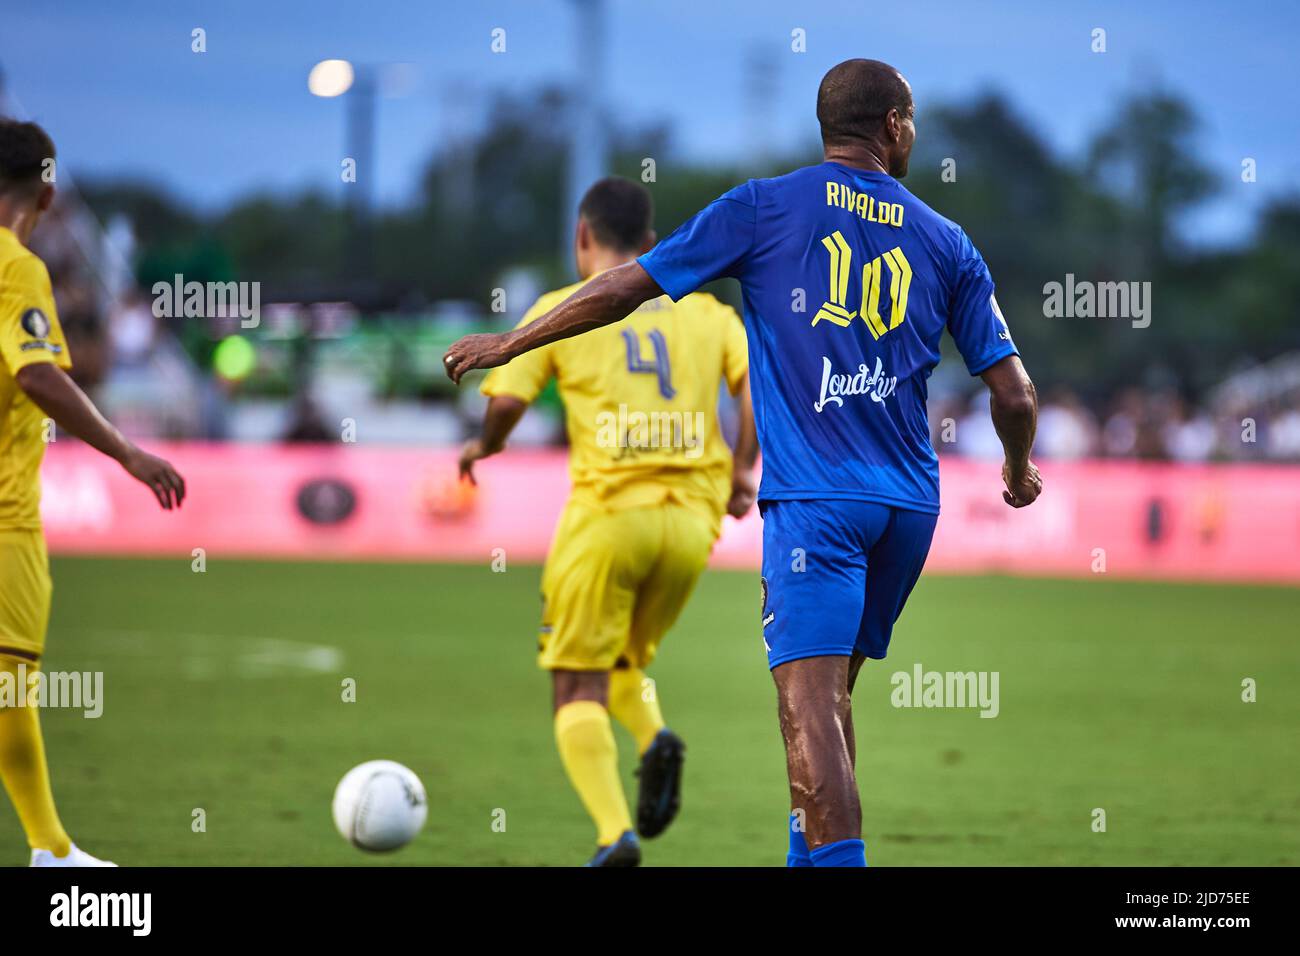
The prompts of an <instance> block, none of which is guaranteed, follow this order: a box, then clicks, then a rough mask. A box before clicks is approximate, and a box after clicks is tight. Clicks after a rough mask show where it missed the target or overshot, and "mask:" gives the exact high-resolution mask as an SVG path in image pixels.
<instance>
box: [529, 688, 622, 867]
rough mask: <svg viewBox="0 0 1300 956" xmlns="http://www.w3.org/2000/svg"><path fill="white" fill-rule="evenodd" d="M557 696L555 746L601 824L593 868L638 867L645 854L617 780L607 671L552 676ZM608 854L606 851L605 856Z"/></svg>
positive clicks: (591, 813)
mask: <svg viewBox="0 0 1300 956" xmlns="http://www.w3.org/2000/svg"><path fill="white" fill-rule="evenodd" d="M551 679H552V684H553V687H554V691H555V745H556V748H557V749H558V750H559V752H560V760H561V762H562V763H563V764H564V770H565V772H566V773H567V774H568V776H569V781H570V782H571V783H572V784H573V789H574V790H576V791H577V793H578V797H579V799H580V800H581V801H582V805H583V806H584V807H585V808H586V810H587V813H588V815H589V816H590V817H591V819H592V820H593V821H594V822H595V824H596V845H597V847H598V848H599V849H598V850H597V853H596V857H595V858H594V859H593V864H594V863H596V862H597V861H599V865H601V866H621V865H629V866H630V865H635V864H636V863H638V862H639V861H640V858H641V853H640V850H639V848H638V847H637V846H636V844H635V841H625V840H624V839H623V838H624V835H625V834H630V833H631V830H632V818H631V816H630V815H629V813H628V807H627V797H626V796H625V795H624V793H623V782H622V780H621V779H620V778H619V775H618V747H617V745H616V744H615V742H614V731H613V728H612V727H611V726H610V722H609V711H608V710H607V702H608V696H609V672H608V671H565V670H554V671H552V672H551ZM602 851H604V852H602Z"/></svg>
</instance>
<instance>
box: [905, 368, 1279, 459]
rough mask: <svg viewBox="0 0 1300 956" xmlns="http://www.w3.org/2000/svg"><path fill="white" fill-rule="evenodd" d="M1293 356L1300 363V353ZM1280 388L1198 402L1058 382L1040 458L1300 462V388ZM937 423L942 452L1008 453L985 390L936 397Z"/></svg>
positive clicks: (1172, 393)
mask: <svg viewBox="0 0 1300 956" xmlns="http://www.w3.org/2000/svg"><path fill="white" fill-rule="evenodd" d="M1294 362H1295V364H1296V365H1297V367H1300V357H1297V358H1295V359H1294ZM1277 391H1278V392H1279V393H1280V394H1278V395H1276V396H1272V395H1270V396H1269V397H1267V398H1260V399H1258V400H1255V401H1250V402H1247V401H1241V400H1233V397H1232V396H1231V389H1230V388H1225V389H1220V390H1216V393H1215V394H1214V395H1212V396H1207V397H1206V398H1204V399H1203V400H1202V401H1200V402H1195V401H1191V400H1189V399H1188V398H1186V397H1185V396H1183V395H1181V394H1179V392H1178V391H1177V390H1176V389H1170V388H1166V389H1156V390H1150V391H1148V390H1144V389H1141V388H1127V389H1124V390H1123V391H1120V392H1118V393H1116V394H1113V395H1109V396H1105V397H1103V398H1102V399H1101V400H1099V401H1094V402H1085V401H1083V400H1082V399H1081V398H1080V396H1079V395H1078V393H1076V392H1075V391H1073V390H1072V389H1070V388H1068V387H1063V386H1056V387H1053V388H1049V389H1046V390H1044V391H1042V392H1040V394H1039V413H1038V437H1037V440H1036V442H1035V445H1034V457H1035V458H1042V459H1054V460H1057V461H1069V460H1075V459H1081V458H1132V459H1142V460H1148V461H1181V462H1205V461H1257V460H1269V461H1300V388H1294V387H1293V388H1291V389H1289V390H1287V389H1281V388H1279V389H1277ZM930 429H931V438H932V439H933V441H934V447H935V449H936V450H937V451H938V453H939V454H940V455H944V454H955V455H961V456H964V457H969V458H987V459H996V458H1000V457H1001V456H1002V446H1001V444H1000V443H999V441H998V437H997V434H996V433H995V432H994V430H993V424H992V421H991V419H990V417H989V410H988V395H987V393H986V392H985V391H984V390H983V389H981V390H979V391H978V392H976V393H975V394H974V395H972V396H969V397H964V396H951V397H948V398H946V399H939V400H936V401H933V402H932V403H931V406H930Z"/></svg>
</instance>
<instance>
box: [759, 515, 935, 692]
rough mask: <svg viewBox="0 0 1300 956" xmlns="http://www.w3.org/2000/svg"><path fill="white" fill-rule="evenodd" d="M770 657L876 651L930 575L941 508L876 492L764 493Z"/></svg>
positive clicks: (773, 660)
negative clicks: (832, 496)
mask: <svg viewBox="0 0 1300 956" xmlns="http://www.w3.org/2000/svg"><path fill="white" fill-rule="evenodd" d="M759 513H760V514H761V515H762V516H763V643H764V644H765V645H766V646H767V662H768V667H776V666H777V665H779V664H784V663H786V662H787V661H793V660H798V659H799V658H801V657H821V656H823V655H831V654H836V655H848V654H851V653H852V652H853V651H854V650H857V651H858V652H859V653H861V654H864V655H866V656H867V657H871V658H875V659H877V660H879V659H881V658H883V657H884V656H885V653H886V652H887V651H888V650H889V638H890V635H891V634H892V632H893V629H894V622H895V621H896V620H898V615H899V614H901V613H902V611H903V603H904V602H905V601H906V600H907V596H908V595H909V594H911V593H912V588H913V586H914V585H915V584H916V579H917V578H919V577H920V576H921V568H922V566H924V564H925V557H926V555H927V554H929V552H930V539H931V538H932V537H933V536H934V526H935V524H936V522H938V520H939V516H938V515H933V514H926V513H925V512H922V511H907V510H904V509H902V508H894V507H890V506H889V505H882V504H877V503H875V502H871V501H836V500H824V501H813V500H797V501H763V502H760V503H759Z"/></svg>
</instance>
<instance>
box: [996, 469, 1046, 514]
mask: <svg viewBox="0 0 1300 956" xmlns="http://www.w3.org/2000/svg"><path fill="white" fill-rule="evenodd" d="M1002 483H1003V484H1005V485H1006V486H1007V487H1006V490H1005V491H1003V492H1002V500H1003V501H1005V502H1006V503H1007V504H1009V505H1010V506H1011V507H1013V508H1023V507H1025V505H1032V504H1033V503H1034V502H1035V501H1037V500H1038V496H1039V495H1041V494H1042V493H1043V478H1042V476H1041V475H1039V474H1038V466H1037V465H1035V464H1034V463H1033V462H1032V461H1031V462H1028V463H1027V464H1026V466H1025V468H1024V469H1023V470H1021V471H1015V472H1013V471H1012V469H1011V465H1010V464H1007V463H1003V465H1002Z"/></svg>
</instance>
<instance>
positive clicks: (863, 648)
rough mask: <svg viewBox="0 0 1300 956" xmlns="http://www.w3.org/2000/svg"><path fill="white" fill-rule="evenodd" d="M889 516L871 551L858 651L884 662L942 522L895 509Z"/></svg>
mask: <svg viewBox="0 0 1300 956" xmlns="http://www.w3.org/2000/svg"><path fill="white" fill-rule="evenodd" d="M889 512H890V513H889V519H888V521H887V522H886V523H885V525H884V528H883V529H882V531H881V533H880V535H879V537H877V538H876V540H875V541H874V542H873V543H872V544H871V547H870V549H869V551H868V555H867V569H868V570H867V590H866V600H865V601H864V602H863V606H862V621H861V624H860V625H859V629H858V640H857V645H856V648H855V651H856V653H857V655H858V656H859V657H863V658H871V659H873V660H883V659H884V657H885V654H886V653H887V652H888V650H889V642H890V639H891V637H892V636H893V632H894V622H895V621H897V620H898V616H899V615H900V614H902V613H903V605H904V604H906V603H907V599H908V597H909V596H910V595H911V593H912V588H914V587H915V586H916V582H917V580H918V579H919V578H920V577H921V569H922V568H923V567H925V559H926V557H927V556H928V555H929V553H930V542H931V540H932V539H933V538H934V529H935V525H936V523H937V522H938V520H939V517H938V515H932V514H925V513H924V512H920V511H905V510H903V509H901V508H891V509H889ZM859 666H860V665H859ZM854 676H856V673H855V675H854Z"/></svg>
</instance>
